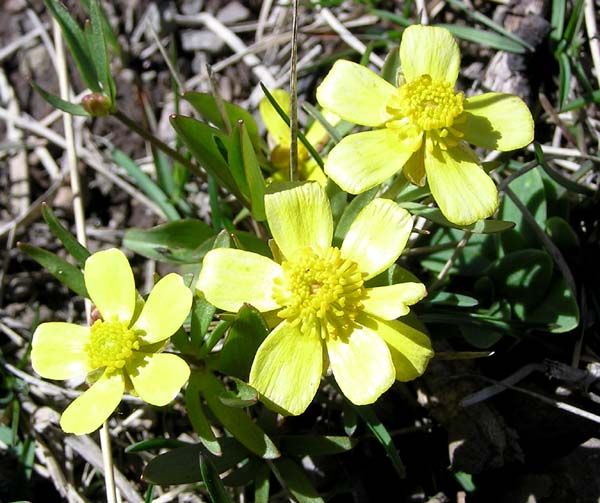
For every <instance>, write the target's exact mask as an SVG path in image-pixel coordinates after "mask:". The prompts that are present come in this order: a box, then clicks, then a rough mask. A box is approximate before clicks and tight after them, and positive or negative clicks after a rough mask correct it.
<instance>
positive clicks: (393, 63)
mask: <svg viewBox="0 0 600 503" xmlns="http://www.w3.org/2000/svg"><path fill="white" fill-rule="evenodd" d="M399 75H400V50H399V48H398V47H393V48H392V50H391V51H390V52H389V53H388V55H387V56H386V57H385V61H384V62H383V67H382V68H381V76H382V77H383V78H384V79H385V80H387V81H388V82H389V83H390V84H392V85H393V86H396V87H398V76H399Z"/></svg>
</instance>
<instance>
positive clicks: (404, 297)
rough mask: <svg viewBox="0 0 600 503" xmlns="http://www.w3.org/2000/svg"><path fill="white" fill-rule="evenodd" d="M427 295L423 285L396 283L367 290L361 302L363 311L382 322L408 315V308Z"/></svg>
mask: <svg viewBox="0 0 600 503" xmlns="http://www.w3.org/2000/svg"><path fill="white" fill-rule="evenodd" d="M425 295H427V290H426V289H425V285H424V284H423V283H398V284H396V285H389V286H380V287H376V288H368V289H367V292H366V298H365V299H364V300H363V301H362V304H363V309H364V310H365V312H367V313H369V314H373V315H375V316H377V317H379V318H382V319H384V320H395V319H396V318H399V317H400V316H404V315H406V314H408V312H409V311H410V309H409V308H408V306H412V305H413V304H416V303H417V302H419V301H420V300H421V299H423V298H424V297H425Z"/></svg>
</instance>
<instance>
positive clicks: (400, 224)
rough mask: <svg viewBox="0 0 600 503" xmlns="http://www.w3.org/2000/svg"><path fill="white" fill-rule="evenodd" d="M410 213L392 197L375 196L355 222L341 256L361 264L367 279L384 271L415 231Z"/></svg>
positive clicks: (345, 241)
mask: <svg viewBox="0 0 600 503" xmlns="http://www.w3.org/2000/svg"><path fill="white" fill-rule="evenodd" d="M412 225H413V220H412V217H411V216H410V213H408V211H406V210H405V209H404V208H401V207H400V206H398V205H397V204H396V203H395V202H394V201H392V200H390V199H374V200H373V201H371V202H370V203H369V204H367V206H365V207H364V208H363V209H362V210H361V211H360V213H359V214H358V215H357V216H356V218H355V219H354V222H352V225H351V226H350V229H349V230H348V233H347V234H346V237H345V238H344V242H343V243H342V248H341V252H342V256H343V257H344V258H347V259H350V260H353V261H354V262H357V263H358V270H359V271H360V272H362V273H367V279H368V278H372V277H373V276H376V275H377V274H379V273H380V272H381V271H385V270H386V269H387V268H388V267H389V266H390V265H392V264H393V263H394V262H395V261H396V259H397V258H398V257H399V256H400V254H401V253H402V250H404V247H405V246H406V241H408V236H410V232H411V230H412Z"/></svg>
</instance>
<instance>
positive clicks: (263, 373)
mask: <svg viewBox="0 0 600 503" xmlns="http://www.w3.org/2000/svg"><path fill="white" fill-rule="evenodd" d="M322 364H323V345H322V343H321V339H320V338H319V336H318V335H316V332H315V333H312V334H302V333H300V331H299V330H298V329H297V328H296V327H292V326H291V325H290V324H289V323H287V322H283V323H281V324H280V325H278V326H277V328H275V330H273V331H272V332H271V333H270V334H269V335H268V336H267V338H266V339H265V340H264V341H263V343H262V344H261V345H260V347H259V348H258V351H257V352H256V356H255V357H254V362H253V363H252V369H251V370H250V385H251V386H253V387H254V388H256V389H257V390H258V392H259V393H260V394H261V398H262V400H263V401H264V402H265V403H266V404H267V405H268V406H269V407H270V408H272V409H274V410H276V411H277V412H280V413H282V414H291V415H298V414H302V412H304V411H305V410H306V408H307V407H308V405H309V404H310V402H311V401H312V399H313V398H314V396H315V393H316V392H317V389H318V387H319V382H320V381H321V373H322Z"/></svg>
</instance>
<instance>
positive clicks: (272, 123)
mask: <svg viewBox="0 0 600 503" xmlns="http://www.w3.org/2000/svg"><path fill="white" fill-rule="evenodd" d="M271 95H272V96H273V98H275V101H276V102H277V104H278V105H279V106H280V107H281V108H282V109H283V111H284V112H285V113H286V114H289V113H290V95H289V93H288V92H287V91H284V90H283V89H273V90H272V91H271ZM258 110H259V112H260V117H261V119H262V121H263V123H264V125H265V128H266V129H267V131H268V133H269V134H270V135H271V137H272V138H273V139H274V140H275V142H276V144H277V145H282V146H284V147H287V148H289V146H290V127H289V126H288V125H287V123H286V122H285V121H284V120H283V119H282V118H281V116H280V115H279V114H278V113H277V110H275V108H274V107H273V105H271V102H270V101H269V100H268V99H267V98H266V97H265V98H263V99H262V100H261V101H260V105H259V106H258ZM288 155H289V154H288Z"/></svg>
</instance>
